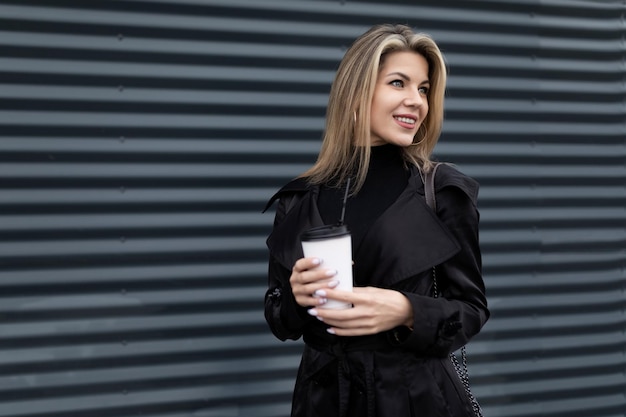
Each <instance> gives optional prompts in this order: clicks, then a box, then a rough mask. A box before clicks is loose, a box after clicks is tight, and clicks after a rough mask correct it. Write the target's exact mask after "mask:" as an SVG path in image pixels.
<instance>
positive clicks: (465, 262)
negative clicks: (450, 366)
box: [390, 186, 489, 357]
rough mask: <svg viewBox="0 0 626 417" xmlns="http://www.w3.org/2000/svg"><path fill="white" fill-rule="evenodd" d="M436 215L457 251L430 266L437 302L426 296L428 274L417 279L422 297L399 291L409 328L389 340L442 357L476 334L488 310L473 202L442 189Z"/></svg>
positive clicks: (458, 190)
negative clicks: (408, 311)
mask: <svg viewBox="0 0 626 417" xmlns="http://www.w3.org/2000/svg"><path fill="white" fill-rule="evenodd" d="M437 216H438V217H439V218H440V219H441V221H442V222H443V223H444V224H445V225H446V226H447V227H448V229H449V230H450V231H451V233H452V234H453V235H454V237H455V238H456V240H457V242H458V244H459V246H460V248H461V250H460V251H459V252H458V253H457V254H456V255H455V256H453V257H452V258H450V259H449V260H447V261H445V262H444V263H442V264H441V265H439V266H437V267H436V276H437V285H438V290H439V292H440V296H439V297H438V298H434V297H433V296H432V295H431V294H432V292H431V291H432V290H430V288H432V271H427V272H426V273H424V274H423V276H422V279H423V280H425V282H428V285H427V286H426V288H428V289H429V290H428V291H427V294H428V295H423V294H424V292H422V291H420V294H418V293H416V292H411V291H404V290H401V292H402V293H403V294H404V295H405V296H406V297H407V298H408V299H409V301H410V302H411V305H412V307H413V318H414V321H413V327H412V329H409V328H406V327H400V328H396V329H393V330H392V331H391V332H390V335H391V338H390V339H391V341H392V343H394V344H396V345H400V346H402V347H403V348H405V349H409V350H412V351H415V352H418V353H420V354H424V355H435V356H442V357H444V356H447V355H448V354H450V353H451V352H453V351H455V350H457V349H459V348H461V347H462V346H464V345H465V344H466V343H467V342H468V341H469V340H470V339H471V338H472V337H473V336H474V335H476V334H477V333H478V332H479V331H480V329H481V328H482V326H483V325H484V324H485V322H486V321H487V319H488V318H489V310H488V308H487V299H486V296H485V286H484V282H483V279H482V272H481V269H482V263H481V254H480V248H479V240H478V222H479V213H478V210H477V208H476V201H475V198H472V196H471V195H468V194H467V193H466V192H465V191H463V190H462V189H461V188H458V187H456V186H448V187H444V188H442V189H441V190H438V191H437ZM420 287H422V288H423V286H420Z"/></svg>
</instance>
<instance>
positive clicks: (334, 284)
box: [328, 279, 339, 288]
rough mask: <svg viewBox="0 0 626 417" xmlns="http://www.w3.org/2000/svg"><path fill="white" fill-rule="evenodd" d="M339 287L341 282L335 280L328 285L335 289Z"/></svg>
mask: <svg viewBox="0 0 626 417" xmlns="http://www.w3.org/2000/svg"><path fill="white" fill-rule="evenodd" d="M337 285H339V281H337V280H336V279H334V280H332V281H330V282H329V283H328V288H335V287H336V286H337Z"/></svg>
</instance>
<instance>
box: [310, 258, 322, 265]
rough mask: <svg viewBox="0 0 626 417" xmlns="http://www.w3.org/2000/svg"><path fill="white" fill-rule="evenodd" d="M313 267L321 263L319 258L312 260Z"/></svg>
mask: <svg viewBox="0 0 626 417" xmlns="http://www.w3.org/2000/svg"><path fill="white" fill-rule="evenodd" d="M312 262H313V265H319V264H321V263H322V260H321V259H320V258H313V261H312Z"/></svg>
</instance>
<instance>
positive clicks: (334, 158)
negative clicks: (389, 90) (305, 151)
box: [300, 24, 446, 193]
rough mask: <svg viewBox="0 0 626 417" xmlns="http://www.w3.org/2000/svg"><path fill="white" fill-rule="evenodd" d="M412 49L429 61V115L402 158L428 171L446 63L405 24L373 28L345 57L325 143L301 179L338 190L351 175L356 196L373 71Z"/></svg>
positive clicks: (363, 167)
mask: <svg viewBox="0 0 626 417" xmlns="http://www.w3.org/2000/svg"><path fill="white" fill-rule="evenodd" d="M398 51H412V52H417V53H419V54H420V55H422V56H423V57H424V58H425V59H426V61H427V62H428V77H429V81H430V90H429V92H428V104H429V111H428V114H427V116H426V118H425V119H424V121H423V122H422V125H423V126H420V129H419V130H418V132H417V134H416V135H415V137H414V139H413V143H414V144H415V145H414V146H408V147H406V148H402V149H403V153H404V159H405V160H406V161H407V162H408V163H410V164H414V165H416V166H418V167H420V168H421V169H423V170H426V171H428V170H429V169H431V166H432V163H431V161H430V156H431V154H432V152H433V149H434V148H435V145H436V144H437V141H438V140H439V136H440V134H441V128H442V124H443V100H444V94H445V88H446V64H445V61H444V59H443V55H442V54H441V51H440V50H439V47H438V46H437V44H436V43H435V42H434V41H433V40H432V38H431V37H430V36H429V35H427V34H424V33H416V32H414V31H413V30H412V29H411V28H410V27H408V26H405V25H389V24H385V25H377V26H374V27H372V28H371V29H370V30H368V31H367V32H365V33H364V34H363V35H361V36H360V37H359V38H357V39H356V40H355V41H354V43H353V44H352V46H351V47H350V48H349V49H348V51H347V52H346V54H345V55H344V57H343V59H342V61H341V63H340V64H339V69H338V70H337V73H336V75H335V80H334V81H333V84H332V87H331V90H330V96H329V100H328V108H327V110H326V127H325V130H324V140H323V142H322V147H321V150H320V153H319V155H318V158H317V162H316V163H315V164H314V165H313V166H312V167H311V168H310V169H309V170H308V171H306V172H304V173H303V174H302V175H300V176H301V177H306V178H308V180H309V181H310V182H311V183H313V184H322V183H327V184H329V185H334V186H338V185H340V184H342V183H344V182H345V181H346V180H347V178H348V177H350V176H352V175H355V173H356V181H355V184H353V185H352V186H351V189H352V193H356V192H357V191H358V190H359V189H360V188H361V186H362V185H363V182H364V181H365V177H366V175H367V167H368V165H369V159H370V154H371V150H370V146H371V134H370V112H371V105H372V97H373V96H374V88H375V85H376V80H377V77H378V73H379V71H380V69H381V68H382V66H383V64H384V59H385V56H386V54H388V53H391V52H398Z"/></svg>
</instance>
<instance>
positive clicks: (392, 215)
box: [267, 168, 460, 286]
mask: <svg viewBox="0 0 626 417" xmlns="http://www.w3.org/2000/svg"><path fill="white" fill-rule="evenodd" d="M303 184H305V185H304V186H303ZM293 192H298V193H302V194H301V198H300V199H299V200H298V201H297V203H296V204H295V205H294V206H293V207H292V208H291V210H290V211H289V213H287V214H286V216H285V217H284V219H283V220H282V221H281V222H280V223H279V224H278V225H276V226H275V227H274V230H273V231H272V233H271V234H270V236H269V237H268V239H267V246H268V248H269V250H270V253H271V255H272V256H273V257H274V258H275V259H276V260H277V261H278V262H280V263H281V264H282V265H283V266H284V267H285V268H287V269H291V268H292V267H293V265H294V263H295V262H296V261H297V260H298V259H300V258H301V257H302V256H303V253H302V247H301V244H300V234H301V233H302V232H304V231H305V230H308V229H309V228H311V227H317V226H321V225H322V224H323V221H322V218H321V216H320V213H319V211H318V209H317V196H318V193H319V187H317V186H308V185H306V183H300V182H297V183H294V182H292V183H289V184H288V185H287V186H286V187H283V189H281V190H280V191H279V192H278V193H277V194H276V195H275V196H274V197H273V198H272V199H271V200H270V203H268V206H269V205H271V203H273V201H275V200H276V199H277V198H280V195H284V194H283V193H293ZM348 226H349V225H348ZM459 250H460V246H459V244H458V243H457V241H456V239H455V238H454V237H453V235H452V233H451V232H450V231H449V230H448V229H447V227H446V226H445V224H443V222H441V220H439V218H438V217H437V216H436V214H435V213H434V212H433V211H432V210H431V209H430V207H428V206H427V205H426V202H425V200H424V185H423V183H422V180H421V178H420V176H419V173H418V171H417V169H416V168H412V175H411V177H410V178H409V183H408V185H407V188H406V189H405V190H404V191H403V192H402V194H401V195H400V197H399V198H398V199H397V200H396V201H395V202H394V203H393V204H392V205H391V206H390V207H389V208H388V209H387V210H386V211H385V212H384V213H383V214H382V215H381V216H380V217H379V218H378V219H377V220H376V222H375V223H374V224H373V225H372V228H371V229H370V231H369V232H368V233H367V235H366V236H365V238H364V239H363V243H362V244H361V246H360V247H359V249H358V252H357V253H354V258H355V259H354V260H355V266H354V277H355V285H358V286H362V285H376V286H387V285H391V284H393V283H395V282H399V281H401V280H403V279H406V278H409V277H411V276H414V275H416V274H418V273H420V272H424V271H427V270H429V269H430V268H432V267H433V266H436V265H438V264H440V263H442V262H444V261H445V260H447V259H449V258H451V257H452V256H454V255H455V254H456V253H457V252H458V251H459Z"/></svg>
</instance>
